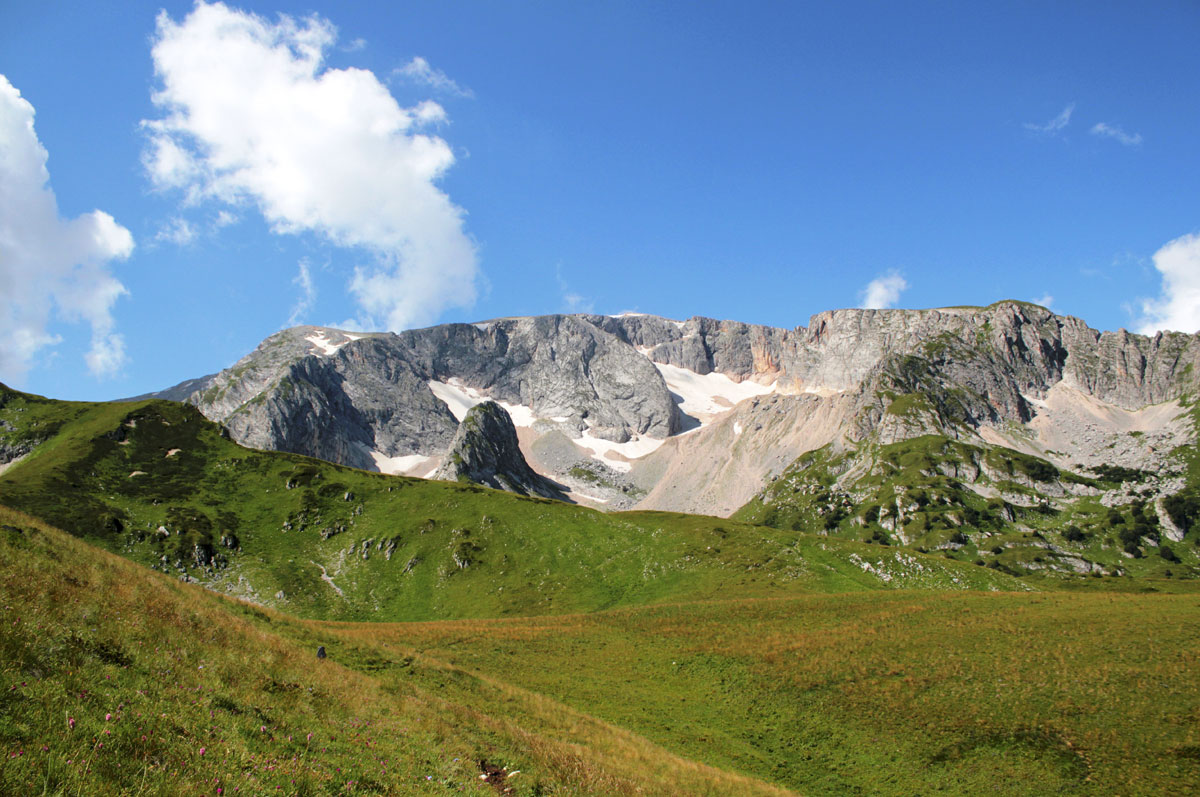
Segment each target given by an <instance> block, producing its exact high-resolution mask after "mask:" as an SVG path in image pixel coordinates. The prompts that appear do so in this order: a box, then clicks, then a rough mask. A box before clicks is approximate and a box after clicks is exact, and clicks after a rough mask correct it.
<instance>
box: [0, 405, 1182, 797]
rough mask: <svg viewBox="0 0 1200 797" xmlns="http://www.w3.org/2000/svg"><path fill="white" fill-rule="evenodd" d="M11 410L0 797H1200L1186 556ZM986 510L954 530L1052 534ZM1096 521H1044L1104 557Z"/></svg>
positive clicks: (1135, 512)
mask: <svg viewBox="0 0 1200 797" xmlns="http://www.w3.org/2000/svg"><path fill="white" fill-rule="evenodd" d="M0 421H4V425H2V426H0V443H2V444H4V445H6V446H8V447H9V450H13V449H14V448H19V447H21V446H26V444H29V445H27V446H26V447H28V448H32V451H31V453H29V454H28V455H27V456H25V457H24V458H23V459H21V460H20V461H19V462H17V463H16V464H15V465H14V466H12V467H10V468H8V469H7V470H6V471H5V472H4V473H3V474H2V475H0V504H9V505H11V506H13V507H14V508H7V507H5V506H0V629H3V630H2V632H0V794H5V795H7V794H50V795H90V794H146V795H149V794H188V795H196V794H201V795H209V797H211V796H212V795H217V794H220V795H222V797H224V795H230V794H288V795H324V794H350V793H358V794H441V793H452V794H496V793H509V794H516V795H527V796H528V797H532V796H533V795H573V794H597V795H641V794H663V795H678V794H700V795H742V794H745V795H760V794H762V795H767V794H805V795H842V794H863V795H866V794H880V795H912V794H930V793H943V794H964V795H966V794H979V793H989V794H1012V795H1024V794H1030V795H1033V794H1080V795H1108V794H1131V795H1132V794H1148V795H1149V794H1155V795H1157V794H1172V795H1173V794H1188V793H1197V792H1198V791H1200V595H1198V594H1197V592H1196V589H1197V587H1198V586H1200V581H1198V580H1196V579H1192V578H1181V577H1180V576H1186V575H1187V574H1188V572H1189V568H1190V567H1191V565H1190V562H1192V561H1194V558H1195V554H1194V552H1192V551H1190V550H1189V551H1187V552H1186V553H1185V554H1181V558H1183V559H1184V561H1183V562H1181V563H1172V564H1173V565H1175V567H1176V570H1177V571H1178V573H1176V574H1175V575H1173V576H1172V577H1170V578H1168V577H1167V576H1166V573H1165V571H1164V568H1163V563H1162V562H1161V561H1154V562H1151V563H1146V562H1139V563H1138V564H1137V565H1136V566H1131V567H1130V570H1131V571H1135V572H1136V574H1137V577H1136V578H1131V577H1128V576H1122V577H1110V576H1101V575H1099V574H1096V575H1089V576H1086V577H1084V576H1079V577H1069V576H1065V575H1063V574H1055V573H1050V572H1047V571H1041V572H1037V573H1032V574H1024V575H1022V576H1021V577H1020V578H1018V577H1016V576H1014V575H1013V574H1011V573H1008V572H1005V568H1003V567H1000V566H993V567H988V566H982V565H984V564H985V563H984V562H983V561H982V559H981V558H980V559H977V562H978V564H976V563H973V562H971V561H959V560H957V559H955V558H953V557H952V556H951V558H947V556H948V554H950V552H949V551H937V552H933V553H930V554H929V555H925V554H922V553H921V552H919V551H917V550H914V549H911V548H904V547H901V546H897V545H884V544H880V543H879V541H878V540H877V541H875V542H867V541H856V540H852V539H844V538H840V537H839V536H837V534H836V533H835V535H834V536H821V535H815V534H808V533H803V532H802V531H797V530H794V529H790V528H770V527H764V526H757V525H752V524H750V523H747V522H743V521H737V520H725V519H719V518H711V517H699V516H689V515H680V514H673V513H662V512H630V513H612V514H604V513H600V512H596V511H593V510H589V509H585V508H581V507H575V506H568V505H565V504H561V503H556V502H550V501H544V500H538V499H527V498H521V497H517V496H513V495H509V494H504V493H498V492H495V491H492V490H487V489H483V488H479V487H474V486H469V485H456V484H448V483H439V482H426V481H421V480H413V479H404V478H397V477H388V476H382V475H379V474H372V473H366V472H363V471H357V470H353V469H350V468H343V467H338V466H334V465H330V464H328V463H323V462H319V461H316V460H312V459H308V458H305V457H301V456H297V455H292V454H284V453H275V452H259V451H251V450H248V449H244V448H241V447H239V446H237V445H235V444H233V443H232V442H230V441H229V440H227V439H225V438H224V437H223V436H222V434H221V430H220V428H219V427H217V426H215V425H213V424H211V423H209V422H207V421H206V420H204V419H203V418H202V417H201V416H199V414H198V413H197V412H195V410H194V409H192V408H189V407H185V406H182V405H177V404H171V403H167V402H141V403H135V404H83V403H71V402H54V401H49V400H46V399H41V398H39V397H35V396H28V395H25V394H20V393H15V392H13V391H7V390H6V389H0ZM926 442H927V441H926ZM34 444H36V445H34ZM919 444H922V445H923V444H924V443H921V442H920V441H919ZM897 450H899V449H897ZM925 453H926V452H920V451H918V452H917V454H920V455H921V456H925ZM913 456H915V455H913V452H911V451H903V452H901V456H899V458H898V459H897V462H898V463H899V466H900V467H899V469H898V470H896V471H895V473H894V474H893V473H892V472H891V471H888V472H887V473H886V474H884V475H885V477H886V479H885V482H881V484H883V483H886V485H887V486H888V489H892V490H893V492H895V491H894V489H893V488H894V486H895V485H897V484H900V483H901V480H903V479H907V478H909V476H911V474H912V473H914V472H916V471H921V470H929V468H927V467H925V466H924V465H922V464H921V463H922V462H924V460H921V461H920V462H916V465H915V466H913V467H909V466H910V465H913V462H909V461H908V459H905V457H908V458H909V459H912V457H913ZM917 459H919V457H917ZM1018 464H1019V463H1018ZM1034 464H1035V465H1036V463H1034ZM1029 467H1033V466H1029ZM781 484H782V482H781ZM907 486H908V487H911V486H912V485H907ZM934 486H935V487H936V488H938V489H942V488H943V487H944V488H945V489H947V490H950V489H958V488H957V487H955V486H954V485H953V484H950V483H948V482H947V483H946V484H944V485H942V484H941V483H939V484H938V485H934ZM788 489H789V490H791V492H790V493H789V494H790V495H809V493H803V492H799V491H796V490H794V489H791V487H789V488H788ZM815 494H816V493H813V495H815ZM821 500H825V499H824V498H822V499H821ZM971 500H972V501H974V500H975V499H973V498H972V499H971ZM800 503H801V504H802V503H803V501H801V502H800ZM976 503H979V502H976ZM963 505H964V506H965V505H968V504H963ZM927 506H931V507H933V509H930V510H928V511H926V512H925V514H927V515H930V516H931V517H933V516H937V517H936V518H934V520H938V519H941V518H943V517H945V516H948V514H949V512H950V511H952V510H951V509H948V508H947V507H946V506H944V505H942V504H940V503H938V504H934V503H932V502H931V503H929V504H927ZM801 509H803V507H801ZM985 509H987V507H986V505H984V504H982V503H979V506H978V507H976V510H977V512H978V513H979V514H980V516H982V515H983V513H984V511H985ZM18 510H23V511H24V512H28V513H31V514H23V513H22V511H18ZM935 510H936V511H935ZM1069 511H1070V512H1075V514H1073V515H1071V516H1070V517H1071V518H1073V519H1075V518H1077V519H1078V522H1080V523H1082V524H1083V525H1084V526H1086V525H1087V524H1086V522H1084V520H1085V518H1084V514H1083V512H1082V511H1079V512H1076V510H1075V509H1071V510H1069ZM1189 511H1190V510H1189ZM1104 512H1105V513H1106V514H1105V515H1104V517H1103V519H1104V520H1105V522H1109V518H1108V515H1107V509H1105V510H1104ZM32 514H36V515H37V516H38V518H34V517H33V516H31V515H32ZM1064 514H1067V512H1066V511H1064ZM998 517H999V516H997V517H992V518H990V519H989V520H988V523H989V524H990V525H988V526H986V527H981V528H980V529H979V531H980V533H987V534H989V535H990V536H988V537H986V538H981V539H980V540H975V539H972V540H971V542H970V543H969V545H967V546H964V550H966V553H965V554H964V553H963V552H962V551H956V552H955V555H960V556H966V557H968V558H969V557H971V556H976V557H983V556H986V555H988V551H989V548H988V546H991V545H995V546H996V547H999V546H1000V544H1001V543H1003V544H1004V546H1005V547H1004V548H1003V551H1002V553H994V552H993V553H991V555H992V556H995V557H997V558H998V559H999V558H1001V557H1007V558H1006V559H1004V561H1012V560H1013V558H1014V557H1016V556H1018V555H1024V553H1023V552H1024V551H1026V550H1028V551H1029V555H1030V556H1037V555H1041V554H1039V553H1037V551H1038V550H1040V551H1043V552H1045V551H1047V550H1048V549H1047V548H1039V547H1038V546H1039V545H1040V544H1042V543H1044V541H1045V538H1043V537H1038V536H1036V535H1035V534H1034V532H1035V531H1037V528H1036V526H1035V527H1033V528H1025V529H1012V528H1008V527H1006V526H1004V525H1003V523H1000V522H999V521H998V520H997V518H998ZM1047 517H1049V516H1047ZM1099 519H1100V516H1099V515H1098V514H1097V522H1099ZM1038 520H1039V518H1038V517H1036V516H1031V517H1029V518H1025V519H1023V522H1026V523H1027V524H1035V523H1036V522H1038ZM47 521H49V522H51V523H53V524H54V525H56V526H59V527H61V528H63V529H66V531H60V530H59V529H58V528H55V527H53V526H51V525H48V524H47ZM1149 522H1150V521H1149V519H1148V518H1147V517H1146V515H1145V513H1144V512H1143V511H1142V510H1139V509H1136V508H1128V507H1127V508H1125V509H1124V510H1122V512H1121V518H1120V522H1119V523H1115V522H1114V528H1128V529H1131V530H1134V531H1137V530H1139V529H1141V528H1142V527H1143V526H1145V524H1147V523H1149ZM837 523H838V524H841V525H845V526H847V528H846V529H841V531H855V533H859V532H860V531H862V532H863V533H864V534H865V529H866V527H865V526H857V525H854V524H853V523H852V521H851V517H850V516H849V515H846V516H843V517H840V518H838V520H837ZM779 525H788V524H784V523H780V524H779ZM851 526H852V527H853V528H851ZM935 526H936V524H935V522H934V521H932V520H931V521H929V527H928V533H941V532H942V531H945V532H947V533H952V532H951V531H950V529H949V528H948V527H947V528H944V529H943V528H940V527H938V528H935ZM839 529H840V526H839ZM1047 531H1049V530H1048V529H1047ZM67 532H69V533H67ZM1086 533H1087V534H1088V535H1089V536H1088V538H1087V539H1085V540H1082V541H1079V542H1071V541H1067V540H1063V541H1060V542H1058V543H1056V544H1059V545H1060V547H1062V550H1063V551H1068V552H1069V551H1073V550H1075V549H1068V548H1067V547H1065V546H1067V544H1068V542H1070V544H1071V545H1076V546H1077V547H1078V549H1079V551H1084V550H1093V551H1095V552H1098V553H1099V554H1106V553H1112V552H1111V551H1110V550H1109V549H1106V548H1105V547H1104V546H1105V545H1107V543H1106V542H1105V540H1104V535H1106V534H1109V533H1110V532H1101V531H1100V530H1099V529H1098V528H1097V529H1095V530H1093V529H1092V528H1091V527H1090V526H1089V527H1088V531H1087V532H1086ZM1111 533H1114V534H1118V533H1119V532H1111ZM1139 533H1140V531H1139ZM1195 533H1196V532H1195V531H1194V530H1193V531H1189V536H1188V539H1187V541H1186V545H1188V546H1191V545H1193V536H1194V534H1195ZM930 539H932V538H930ZM984 539H986V540H987V542H982V540H984ZM1143 544H1146V545H1147V546H1148V543H1146V542H1145V541H1144V540H1143ZM1148 547H1149V546H1148ZM1035 548H1036V549H1037V550H1034V549H1035ZM1160 559H1161V557H1160ZM1031 561H1034V562H1035V563H1036V561H1035V560H1033V559H1031ZM1180 565H1182V566H1180ZM156 571H157V572H156ZM181 577H182V578H181ZM187 582H192V583H187ZM239 598H244V599H249V600H240V599H239ZM265 604H270V605H265ZM362 620H371V621H372V622H361V621H362ZM399 620H403V621H406V622H395V621H399ZM319 645H320V646H324V647H325V648H326V650H327V651H328V654H329V655H328V657H327V658H326V659H323V660H318V659H317V658H316V656H315V651H316V649H317V647H318V646H319Z"/></svg>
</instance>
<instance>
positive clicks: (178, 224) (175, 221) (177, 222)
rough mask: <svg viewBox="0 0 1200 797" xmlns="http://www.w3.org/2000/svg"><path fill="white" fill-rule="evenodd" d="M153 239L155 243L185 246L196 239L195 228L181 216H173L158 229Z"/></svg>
mask: <svg viewBox="0 0 1200 797" xmlns="http://www.w3.org/2000/svg"><path fill="white" fill-rule="evenodd" d="M154 240H155V242H157V243H170V244H175V245H176V246H187V245H188V244H190V243H191V242H192V241H194V240H196V228H195V227H194V226H192V224H191V222H189V221H188V220H187V219H185V218H183V217H182V216H175V217H173V218H172V219H171V220H170V221H168V222H167V223H166V224H164V225H163V226H162V227H161V228H160V229H159V231H158V233H157V234H156V235H155V236H154Z"/></svg>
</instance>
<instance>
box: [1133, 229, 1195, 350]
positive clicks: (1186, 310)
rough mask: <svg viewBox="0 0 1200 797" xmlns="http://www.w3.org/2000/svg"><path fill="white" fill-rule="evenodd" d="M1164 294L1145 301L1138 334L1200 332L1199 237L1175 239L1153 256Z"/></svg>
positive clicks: (1186, 236)
mask: <svg viewBox="0 0 1200 797" xmlns="http://www.w3.org/2000/svg"><path fill="white" fill-rule="evenodd" d="M1154 267H1155V268H1156V269H1158V271H1159V273H1160V274H1162V293H1161V294H1159V296H1158V298H1156V299H1146V300H1143V301H1142V317H1141V319H1140V320H1139V328H1138V331H1139V332H1141V333H1142V334H1143V335H1153V334H1154V333H1155V332H1157V331H1159V330H1160V329H1162V330H1167V329H1172V330H1175V331H1177V332H1186V333H1188V334H1191V333H1194V332H1200V233H1192V234H1191V235H1184V236H1182V237H1180V238H1176V239H1175V240H1174V241H1171V242H1170V243H1168V244H1167V245H1166V246H1164V247H1162V248H1161V249H1159V250H1158V251H1157V252H1155V253H1154Z"/></svg>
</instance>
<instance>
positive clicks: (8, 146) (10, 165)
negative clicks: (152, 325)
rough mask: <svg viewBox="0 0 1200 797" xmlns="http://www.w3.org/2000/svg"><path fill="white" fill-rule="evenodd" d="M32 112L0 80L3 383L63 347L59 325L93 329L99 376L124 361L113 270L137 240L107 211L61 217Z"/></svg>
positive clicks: (92, 361) (89, 359) (91, 361)
mask: <svg viewBox="0 0 1200 797" xmlns="http://www.w3.org/2000/svg"><path fill="white" fill-rule="evenodd" d="M33 120H34V109H33V106H32V105H31V104H30V103H29V101H28V100H26V99H25V98H24V97H22V96H21V92H20V91H18V90H17V89H16V88H15V87H14V86H13V85H12V84H11V83H10V82H9V81H8V78H6V77H5V76H4V75H0V379H3V380H6V381H9V380H13V381H17V380H21V379H23V377H24V375H25V374H26V373H27V372H28V370H29V368H30V367H31V366H32V365H33V360H34V357H35V356H36V355H37V353H38V352H39V351H40V350H41V349H43V348H44V347H46V346H50V345H53V344H55V343H58V342H60V341H61V337H60V336H59V335H56V334H53V333H52V332H50V331H49V326H50V323H51V322H52V321H53V320H61V321H69V322H76V321H85V322H87V323H88V324H89V325H90V326H91V328H92V341H91V348H90V350H89V351H88V353H87V354H86V356H85V362H86V363H87V367H88V369H89V370H90V371H91V372H92V373H93V374H94V375H96V376H108V375H111V374H113V373H114V372H115V371H116V370H117V369H119V368H120V367H121V365H122V364H123V363H124V362H125V342H124V340H123V339H122V337H121V335H120V334H118V333H116V332H115V331H114V330H115V326H116V325H115V323H114V322H113V317H112V307H113V304H114V303H115V302H116V301H117V299H118V298H120V297H121V296H122V295H124V294H125V293H126V290H125V287H124V286H123V285H122V284H121V283H120V282H119V281H118V280H117V278H116V277H114V276H113V274H112V273H111V271H110V270H109V263H110V262H111V261H113V260H120V259H124V258H126V257H128V256H129V254H130V253H131V252H132V251H133V236H132V235H130V233H129V230H127V229H125V228H124V227H122V226H121V225H120V224H117V222H116V221H115V220H114V219H113V217H112V216H110V215H108V214H107V213H105V212H104V211H101V210H93V211H92V212H91V213H85V214H83V215H81V216H78V217H77V218H74V219H64V218H62V217H61V216H59V213H58V201H57V199H56V198H55V196H54V191H52V190H51V188H50V173H49V172H48V171H47V169H46V159H47V157H48V156H47V153H46V149H45V148H44V147H43V146H42V144H41V142H40V141H39V140H38V137H37V133H36V132H35V131H34V127H33Z"/></svg>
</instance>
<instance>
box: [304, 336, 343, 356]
mask: <svg viewBox="0 0 1200 797" xmlns="http://www.w3.org/2000/svg"><path fill="white" fill-rule="evenodd" d="M347 337H349V335H347ZM305 340H307V341H308V342H309V343H311V344H312V345H313V348H315V349H319V350H320V352H321V353H322V354H324V355H325V356H326V357H329V356H331V355H333V354H336V353H337V350H338V349H340V348H342V347H343V346H345V345H346V344H347V343H349V342H350V341H349V340H343V341H342V342H341V343H334V342H332V341H331V340H329V337H328V336H327V335H326V334H325V331H324V330H321V331H319V332H314V333H313V334H311V335H309V336H308V337H306V338H305Z"/></svg>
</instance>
